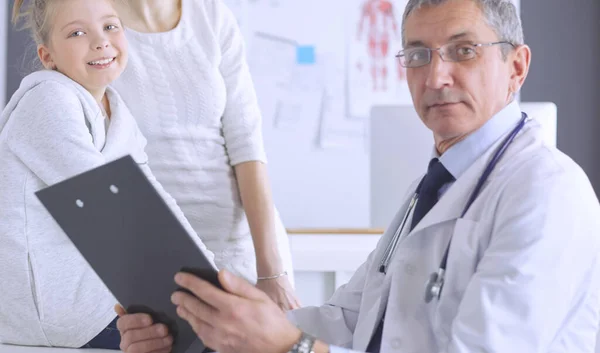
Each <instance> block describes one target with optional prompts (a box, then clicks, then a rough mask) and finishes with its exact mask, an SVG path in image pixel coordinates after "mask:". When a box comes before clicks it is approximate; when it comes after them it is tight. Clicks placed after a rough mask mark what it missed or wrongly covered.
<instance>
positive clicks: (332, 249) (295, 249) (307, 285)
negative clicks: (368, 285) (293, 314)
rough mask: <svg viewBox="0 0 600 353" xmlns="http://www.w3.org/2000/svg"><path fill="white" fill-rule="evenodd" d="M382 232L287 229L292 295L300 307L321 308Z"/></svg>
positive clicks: (370, 229)
mask: <svg viewBox="0 0 600 353" xmlns="http://www.w3.org/2000/svg"><path fill="white" fill-rule="evenodd" d="M383 231H384V230H383V229H377V228H366V229H338V228H333V229H312V228H309V229H288V233H289V235H290V248H291V251H292V261H293V265H294V276H295V282H296V294H297V295H298V298H299V299H300V302H301V303H302V305H304V306H310V305H321V304H323V303H324V302H325V301H326V300H327V299H329V298H330V297H331V295H332V294H333V292H334V291H335V289H337V288H338V287H339V286H341V285H342V284H344V283H347V282H348V280H349V279H350V277H351V276H352V274H354V272H355V271H356V269H357V268H358V267H359V266H360V265H361V264H362V263H363V262H364V261H365V260H366V259H367V257H368V256H369V253H370V252H371V251H373V249H375V246H376V245H377V242H378V241H379V238H380V237H381V234H382V233H383Z"/></svg>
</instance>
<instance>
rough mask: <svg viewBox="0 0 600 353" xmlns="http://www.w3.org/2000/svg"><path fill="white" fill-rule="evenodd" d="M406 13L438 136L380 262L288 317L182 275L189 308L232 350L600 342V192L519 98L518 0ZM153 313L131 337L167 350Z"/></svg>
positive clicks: (523, 55)
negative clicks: (528, 113) (598, 339)
mask: <svg viewBox="0 0 600 353" xmlns="http://www.w3.org/2000/svg"><path fill="white" fill-rule="evenodd" d="M402 25H403V46H404V49H403V50H402V51H400V53H399V54H398V59H399V60H400V63H401V64H402V65H403V66H404V67H406V69H407V80H408V84H409V87H410V92H411V94H412V98H413V102H414V106H415V108H416V110H417V112H418V113H419V116H420V118H421V119H422V121H423V123H424V124H425V125H426V126H427V127H428V128H429V129H430V130H431V131H432V133H433V136H434V140H435V149H434V153H433V158H432V160H431V162H430V164H429V169H428V170H427V173H426V174H425V176H424V177H423V178H421V179H419V180H417V181H415V183H414V184H413V185H411V186H410V187H409V188H408V193H407V196H406V198H405V200H404V201H403V206H402V207H401V209H400V211H399V212H398V215H397V216H396V218H395V219H394V220H393V221H392V224H391V225H390V227H389V228H388V230H387V231H386V233H385V234H384V236H383V237H382V239H381V241H380V242H379V244H378V245H377V248H376V249H375V250H374V251H373V252H372V253H371V254H370V256H369V257H368V259H367V261H366V262H365V263H364V264H363V265H362V266H361V267H360V268H359V269H358V270H357V272H356V273H355V274H354V276H353V277H352V279H351V280H350V281H349V282H348V283H347V284H346V285H345V286H343V287H341V288H340V289H339V290H337V291H336V293H335V294H334V295H333V297H332V298H331V299H330V300H329V301H328V302H327V303H326V304H325V305H323V306H321V307H309V308H302V309H298V310H295V311H292V312H289V313H288V315H287V317H286V315H285V314H284V313H282V312H281V311H280V310H279V309H278V308H277V306H276V305H275V304H274V303H272V302H270V301H269V299H268V298H267V296H266V295H265V294H263V293H261V292H260V291H258V290H257V289H255V288H253V287H252V286H250V285H249V284H247V283H245V282H243V281H242V280H240V279H238V278H236V277H234V276H232V275H231V274H229V273H226V272H221V273H220V280H221V282H222V283H223V287H224V288H225V290H226V291H221V290H218V289H216V288H214V287H211V286H210V285H209V284H208V283H206V282H204V281H202V280H200V279H197V278H195V277H192V276H190V275H185V274H179V275H178V276H177V277H176V282H177V283H178V284H180V285H181V286H183V287H185V288H188V289H190V290H191V291H192V292H193V293H195V294H196V296H197V297H198V298H200V300H199V299H197V298H194V297H193V296H190V295H187V294H184V293H175V294H174V295H173V297H172V300H173V303H174V304H175V305H177V307H178V313H179V314H180V316H181V317H183V318H184V319H185V320H187V321H188V322H189V323H190V324H191V325H192V326H193V328H194V330H195V332H196V333H197V334H198V336H199V337H200V338H201V339H202V340H203V341H204V342H205V343H206V344H207V345H208V346H209V347H212V348H213V349H215V350H217V351H219V352H221V353H233V352H239V353H271V352H272V353H285V352H293V353H308V352H314V353H324V352H340V353H341V352H349V351H351V350H352V351H360V352H364V351H367V352H395V351H397V352H453V353H454V352H464V353H466V352H569V353H576V352H582V353H583V352H586V353H590V352H593V351H594V346H595V337H596V332H597V331H598V323H599V321H600V317H599V311H600V272H599V271H600V204H599V202H598V199H597V198H596V196H595V194H594V191H593V189H592V187H591V185H590V182H589V180H588V178H587V177H586V175H585V174H584V172H583V171H582V170H581V169H580V168H579V167H578V166H577V165H576V164H575V163H574V162H573V161H572V160H571V159H570V158H568V157H567V156H565V155H564V154H562V153H561V152H559V151H558V150H557V149H555V148H553V147H552V146H549V145H547V144H546V143H545V142H544V139H543V133H542V131H541V127H540V125H539V124H538V123H537V122H535V121H532V120H530V119H528V118H527V117H526V115H524V114H522V113H521V111H520V109H519V106H518V103H517V102H516V101H514V96H515V94H516V93H517V92H518V91H519V89H520V88H521V86H522V85H523V83H524V81H525V78H526V76H527V72H528V69H529V65H530V56H531V54H530V49H529V48H528V47H527V46H526V45H524V43H523V34H522V29H521V24H520V20H519V17H518V15H517V12H516V9H515V7H514V5H513V4H512V3H511V2H510V1H509V0H410V1H408V4H407V7H406V10H405V14H404V21H403V24H402ZM121 314H123V313H121ZM144 321H146V322H144ZM150 324H151V323H150V320H149V318H147V317H144V316H143V315H124V316H123V317H122V318H121V319H120V321H119V329H120V330H121V333H122V336H123V340H122V343H123V345H122V348H123V350H124V351H126V352H152V351H158V352H160V351H161V350H164V351H165V352H166V351H168V349H169V344H170V338H169V337H168V333H167V332H166V330H164V328H161V327H160V326H159V325H156V326H151V325H150ZM159 332H160V333H159Z"/></svg>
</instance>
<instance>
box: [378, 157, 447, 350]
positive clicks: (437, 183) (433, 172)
mask: <svg viewBox="0 0 600 353" xmlns="http://www.w3.org/2000/svg"><path fill="white" fill-rule="evenodd" d="M452 181H454V177H453V176H452V174H450V172H448V170H447V169H446V168H445V167H444V165H443V164H442V163H441V162H440V161H439V160H438V159H437V158H434V159H432V160H431V162H429V168H428V169H427V174H426V175H425V177H424V178H423V181H422V183H421V187H420V188H419V190H418V193H419V199H418V200H417V205H416V206H415V211H414V213H413V218H412V223H411V225H410V229H411V230H412V229H413V228H414V227H415V226H416V225H417V224H418V223H419V221H420V220H421V219H422V218H423V217H424V216H425V215H426V214H427V212H429V210H431V209H432V208H433V206H434V205H435V204H436V203H437V202H438V199H439V198H438V195H439V192H440V189H441V188H442V186H444V185H445V184H446V183H449V182H452ZM383 320H384V318H383V317H382V318H381V320H380V321H379V325H377V329H376V330H375V333H373V337H371V341H370V342H369V345H368V347H367V352H369V353H379V350H380V349H381V339H382V334H383Z"/></svg>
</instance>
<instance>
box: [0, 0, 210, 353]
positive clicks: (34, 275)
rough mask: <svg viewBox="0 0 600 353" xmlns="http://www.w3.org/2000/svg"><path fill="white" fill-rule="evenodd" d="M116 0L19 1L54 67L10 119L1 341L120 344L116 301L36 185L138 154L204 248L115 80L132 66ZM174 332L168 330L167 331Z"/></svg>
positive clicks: (24, 86)
mask: <svg viewBox="0 0 600 353" xmlns="http://www.w3.org/2000/svg"><path fill="white" fill-rule="evenodd" d="M112 5H113V3H112V0H31V1H30V5H29V6H28V7H27V8H25V9H24V7H25V6H24V5H23V0H16V1H15V5H14V14H13V21H14V22H15V23H16V22H17V21H18V20H19V19H21V18H24V19H25V21H26V25H27V26H28V27H29V28H30V30H31V31H32V34H33V37H34V39H35V41H36V43H37V44H38V51H37V52H38V56H39V59H40V61H41V62H42V64H43V66H44V68H45V70H41V71H39V72H36V73H33V74H31V75H29V76H27V77H26V78H24V79H23V81H22V83H21V86H20V88H19V89H18V91H17V92H16V93H15V94H14V95H13V97H12V99H11V100H10V102H9V103H8V105H7V106H6V108H5V109H4V111H3V113H2V115H1V117H0V161H2V166H1V168H0V180H1V181H0V215H1V219H2V221H1V222H0V283H1V285H0V342H3V343H10V344H20V345H43V346H62V347H90V348H109V349H118V348H119V341H120V337H119V333H118V331H117V330H116V328H115V324H114V323H115V313H114V311H113V308H114V305H115V304H116V300H115V298H114V297H113V296H112V295H111V293H110V292H109V291H108V289H107V288H106V287H105V286H104V284H103V283H102V281H101V280H100V279H99V278H98V277H97V275H96V274H95V273H94V271H93V270H92V269H91V268H90V267H89V266H88V264H87V263H86V262H85V260H84V259H83V257H82V256H81V255H80V254H79V252H78V251H77V250H76V248H75V247H74V245H73V244H72V243H71V242H70V240H69V239H68V238H67V236H66V235H65V234H64V233H63V232H62V230H61V229H60V228H59V227H58V225H57V224H56V223H55V222H54V221H53V219H52V218H51V217H50V215H49V214H48V213H47V212H46V211H45V209H44V208H43V207H42V205H41V204H40V202H39V201H38V200H37V198H36V197H35V195H34V193H35V191H37V190H39V189H42V188H44V187H47V186H49V185H52V184H55V183H57V182H60V181H62V180H64V179H67V178H69V177H72V176H75V175H77V174H80V173H82V172H85V171H87V170H90V169H92V168H94V167H97V166H100V165H102V164H105V163H107V162H109V161H111V160H115V159H117V158H120V157H123V156H124V155H128V154H129V155H132V156H133V158H134V159H135V160H136V161H137V162H138V163H139V165H140V166H141V168H143V169H144V172H145V173H146V175H147V176H148V178H149V179H150V180H151V182H153V184H154V186H155V187H156V188H157V190H158V192H159V193H161V195H162V196H163V198H164V199H165V201H166V202H167V203H168V204H169V205H170V206H171V207H172V209H173V211H174V212H175V213H176V215H177V216H178V218H179V220H180V221H181V222H182V223H183V225H184V226H185V227H186V229H187V230H188V232H189V233H190V235H191V236H192V238H194V239H195V240H196V241H197V242H198V245H199V247H200V248H201V249H202V250H204V251H205V252H206V253H207V256H208V258H209V259H211V260H213V259H214V256H213V255H212V253H210V252H208V251H207V250H206V247H204V245H203V244H202V243H201V242H200V240H199V238H198V236H197V235H196V234H195V233H194V231H193V230H192V228H191V226H190V224H189V223H188V222H187V221H186V219H185V217H184V216H183V213H182V212H181V210H180V209H179V208H178V207H177V205H176V203H175V201H174V200H173V199H172V198H171V197H170V196H169V195H168V194H167V193H166V192H165V191H164V190H163V189H162V187H161V186H160V184H158V182H156V179H155V178H154V177H153V175H152V173H151V172H150V170H149V168H148V166H147V156H146V154H145V152H144V148H145V144H146V140H145V139H144V137H143V136H142V135H141V133H140V132H139V130H138V127H137V125H136V122H135V120H134V118H133V117H132V116H131V114H130V112H129V111H128V109H127V107H126V106H125V104H124V103H123V101H122V100H121V99H120V97H119V95H118V94H117V93H116V92H115V91H114V90H112V89H110V88H109V87H108V85H109V84H110V83H111V82H113V81H114V80H115V79H117V78H118V77H119V75H120V74H121V72H122V71H123V69H124V67H125V65H126V64H127V41H126V39H125V36H124V34H123V30H122V26H121V22H120V19H119V18H118V16H117V13H116V12H115V10H114V9H113V7H112ZM165 332H166V330H165Z"/></svg>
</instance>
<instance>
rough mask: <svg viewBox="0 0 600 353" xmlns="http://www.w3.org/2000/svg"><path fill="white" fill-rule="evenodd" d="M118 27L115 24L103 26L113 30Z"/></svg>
mask: <svg viewBox="0 0 600 353" xmlns="http://www.w3.org/2000/svg"><path fill="white" fill-rule="evenodd" d="M118 28H119V27H117V26H115V25H108V26H106V27H104V29H106V30H107V31H114V30H115V29H118Z"/></svg>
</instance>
